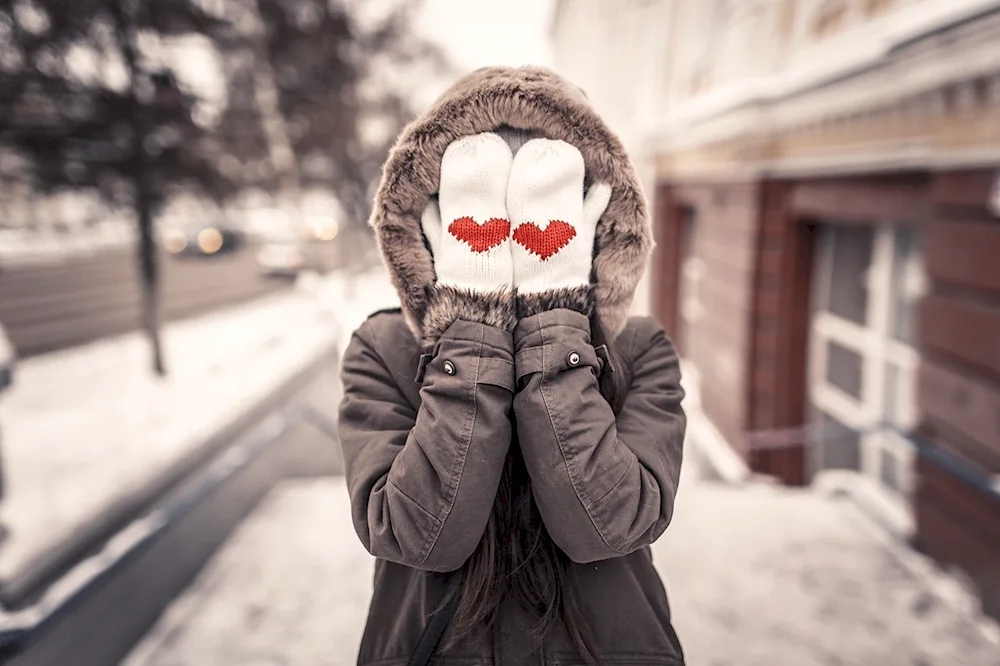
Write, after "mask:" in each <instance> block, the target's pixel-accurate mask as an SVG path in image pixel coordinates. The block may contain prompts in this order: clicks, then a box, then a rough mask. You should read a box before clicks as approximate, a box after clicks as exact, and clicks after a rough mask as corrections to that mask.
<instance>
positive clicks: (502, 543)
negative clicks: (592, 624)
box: [447, 315, 632, 665]
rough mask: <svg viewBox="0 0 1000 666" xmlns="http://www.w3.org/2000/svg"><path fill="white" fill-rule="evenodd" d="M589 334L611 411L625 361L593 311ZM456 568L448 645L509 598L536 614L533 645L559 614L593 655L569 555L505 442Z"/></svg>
mask: <svg viewBox="0 0 1000 666" xmlns="http://www.w3.org/2000/svg"><path fill="white" fill-rule="evenodd" d="M590 320H591V342H592V344H593V345H594V346H595V347H598V346H600V345H607V347H608V356H609V358H610V360H611V365H612V367H613V368H614V372H610V373H609V372H605V373H604V374H603V375H602V376H601V378H600V380H599V383H600V389H601V394H602V395H603V396H604V398H605V400H607V401H608V404H610V405H611V408H612V409H613V410H614V412H615V414H617V413H618V412H619V411H620V410H621V408H622V405H623V403H624V402H625V397H626V394H627V392H628V387H629V384H630V382H631V374H632V372H631V367H629V366H628V363H627V360H626V359H625V358H624V356H622V355H621V354H620V353H619V352H618V350H617V349H616V347H615V345H614V341H613V340H609V339H608V337H607V335H606V334H605V332H604V329H603V327H602V326H601V324H600V321H599V320H598V318H597V317H596V316H593V315H592V316H591V318H590ZM455 575H458V576H461V583H460V585H459V589H460V593H459V594H460V598H459V605H458V610H457V612H456V613H455V621H454V623H453V625H452V627H451V630H450V631H449V639H448V641H447V645H448V646H454V645H455V644H457V643H458V642H459V641H460V640H461V639H462V638H463V637H466V636H469V635H470V634H472V633H474V632H475V631H478V630H480V629H489V628H490V627H492V625H493V622H494V621H495V620H496V616H497V612H498V610H499V608H500V604H501V603H503V601H504V600H505V599H507V598H513V599H515V600H516V601H518V602H520V604H521V605H522V606H523V607H524V608H525V609H526V610H529V611H532V612H534V614H535V615H536V617H537V621H536V622H535V624H534V626H533V627H532V631H531V634H530V637H529V638H530V640H531V642H532V644H533V646H535V647H537V646H538V645H540V644H541V642H542V641H543V640H544V639H545V636H546V635H547V634H548V633H549V631H551V629H552V628H553V626H554V625H555V624H556V623H557V622H559V621H562V622H563V624H564V626H565V627H566V630H567V633H568V634H569V638H570V640H571V642H572V644H573V646H574V647H575V648H576V650H577V652H579V654H580V656H581V657H582V658H583V659H584V661H585V662H586V663H587V664H590V665H596V664H597V659H596V654H595V651H594V643H593V639H592V636H591V632H590V628H589V627H588V626H587V621H586V618H585V617H584V615H583V610H582V605H581V603H580V599H579V598H578V594H577V587H576V578H575V575H574V570H573V569H572V567H571V562H570V560H569V558H568V557H567V556H566V554H565V553H563V552H562V550H561V549H560V548H559V547H558V546H557V545H556V544H555V543H554V542H553V541H552V539H551V538H550V537H549V533H548V532H547V531H546V529H545V525H544V524H543V523H542V518H541V515H540V514H539V512H538V507H537V506H536V505H535V501H534V497H533V496H532V493H531V483H530V481H529V478H528V472H527V469H526V468H525V465H524V458H523V457H522V455H521V450H520V448H519V447H518V446H514V445H512V446H511V449H510V452H509V453H508V454H507V462H506V465H505V467H504V470H503V474H502V475H501V478H500V486H499V488H498V489H497V496H496V501H495V503H494V505H493V513H492V514H491V515H490V519H489V522H488V523H487V526H486V531H485V532H484V533H483V537H482V539H481V540H480V542H479V545H478V547H477V548H476V551H475V552H474V553H473V554H472V556H471V557H469V559H468V560H467V561H466V562H465V564H464V565H463V566H462V568H461V569H459V571H458V572H456V574H455Z"/></svg>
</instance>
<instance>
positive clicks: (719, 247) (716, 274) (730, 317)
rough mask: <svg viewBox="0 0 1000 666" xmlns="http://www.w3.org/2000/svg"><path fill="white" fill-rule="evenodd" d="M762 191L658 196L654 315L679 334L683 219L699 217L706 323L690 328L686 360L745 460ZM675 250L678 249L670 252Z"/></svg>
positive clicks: (696, 248) (690, 190)
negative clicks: (691, 214)
mask: <svg viewBox="0 0 1000 666" xmlns="http://www.w3.org/2000/svg"><path fill="white" fill-rule="evenodd" d="M758 196H759V186H758V185H757V184H749V183H726V184H712V185H679V186H678V185H663V186H661V187H660V188H659V190H658V196H657V205H656V217H657V221H656V227H657V237H658V243H659V245H658V248H657V252H658V254H657V256H656V265H657V269H656V270H657V278H656V285H655V286H654V298H655V299H656V303H657V308H656V312H657V314H658V316H659V317H660V319H661V321H663V323H664V325H665V326H666V327H667V328H668V330H670V329H672V328H677V327H678V326H679V323H678V317H679V314H678V302H677V291H678V288H679V283H678V278H679V272H678V270H679V266H678V262H679V261H680V259H681V258H680V255H679V253H678V252H677V251H676V245H677V244H678V243H679V242H680V234H679V233H678V232H677V230H678V229H679V227H680V225H681V224H682V215H681V211H682V210H683V209H684V208H685V207H690V208H692V209H694V210H695V211H696V215H697V222H696V226H697V231H696V233H695V237H694V242H693V247H692V253H693V255H694V256H695V257H698V258H700V259H701V260H702V261H703V262H704V264H705V273H704V276H703V278H702V280H701V283H700V287H699V296H700V301H701V304H702V306H703V312H704V315H703V317H702V318H701V319H700V320H698V321H696V322H693V323H691V324H689V325H688V326H687V327H685V329H684V330H685V332H686V336H685V338H684V339H683V340H682V343H683V344H682V345H681V346H682V352H683V353H684V355H685V356H686V357H688V358H690V359H691V360H692V361H693V362H694V363H695V365H696V366H697V368H698V371H699V373H700V374H701V399H702V409H703V411H704V412H705V415H706V416H707V417H708V418H709V419H710V420H711V421H712V423H713V424H714V425H715V426H716V428H718V430H719V432H720V433H721V434H722V436H723V437H725V438H726V440H727V441H728V442H729V443H730V444H731V445H732V446H733V447H734V448H735V449H737V451H739V452H740V453H742V454H744V455H745V454H746V450H745V437H744V434H745V432H746V428H747V424H748V411H747V395H748V391H749V390H750V383H749V378H748V374H747V371H748V367H749V355H750V351H751V347H752V343H751V320H752V314H753V309H754V303H753V281H754V275H755V270H756V265H755V261H756V259H755V257H756V246H757V205H758ZM665 242H670V243H674V247H669V246H665V245H664V243H665Z"/></svg>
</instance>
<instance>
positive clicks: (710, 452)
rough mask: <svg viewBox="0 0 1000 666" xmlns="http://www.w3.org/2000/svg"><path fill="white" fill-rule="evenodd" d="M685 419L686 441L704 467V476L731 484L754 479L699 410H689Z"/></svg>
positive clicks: (744, 463) (745, 464) (742, 461)
mask: <svg viewBox="0 0 1000 666" xmlns="http://www.w3.org/2000/svg"><path fill="white" fill-rule="evenodd" d="M687 416H688V432H687V442H688V444H690V445H691V447H692V448H693V449H694V451H695V454H696V455H697V456H698V460H699V462H700V463H702V465H703V466H704V471H705V472H706V476H708V477H710V478H712V479H714V480H716V481H722V482H723V483H729V484H734V485H738V484H742V483H746V482H747V481H750V480H751V479H753V478H755V476H754V474H753V472H751V471H750V467H749V466H748V465H747V463H746V461H745V460H743V458H741V457H740V456H739V454H737V453H736V451H735V450H734V449H733V448H732V447H731V446H730V445H729V444H728V443H727V442H726V440H725V438H724V437H723V436H722V434H721V433H720V432H719V431H718V429H716V427H715V425H713V424H712V422H711V421H709V420H708V418H707V417H706V416H705V415H704V414H703V413H702V412H701V411H700V410H698V409H689V410H688V412H687Z"/></svg>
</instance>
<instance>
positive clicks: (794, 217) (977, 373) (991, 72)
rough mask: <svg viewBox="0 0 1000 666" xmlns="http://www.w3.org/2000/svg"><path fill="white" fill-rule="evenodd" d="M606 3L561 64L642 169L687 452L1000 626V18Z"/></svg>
mask: <svg viewBox="0 0 1000 666" xmlns="http://www.w3.org/2000/svg"><path fill="white" fill-rule="evenodd" d="M609 4H611V3H604V2H601V1H600V0H562V1H561V2H558V3H557V8H556V12H555V19H554V24H553V32H552V34H553V39H554V42H555V53H556V66H557V68H558V69H560V70H562V71H563V72H564V73H565V74H566V75H568V76H570V77H572V78H575V79H577V80H578V81H580V82H581V84H582V85H583V87H584V88H585V89H588V92H589V93H590V94H591V96H592V97H593V99H594V102H595V104H596V105H597V106H598V108H599V109H600V110H602V111H604V112H605V113H608V114H609V117H610V118H611V122H612V123H614V124H615V125H616V127H617V128H618V129H619V130H620V131H621V132H622V134H623V136H625V137H626V141H627V143H628V144H629V146H630V148H631V149H632V151H633V153H635V154H636V155H638V156H639V160H640V162H641V168H642V170H643V173H644V179H645V180H646V182H647V185H648V187H649V191H650V193H651V195H652V198H653V199H654V201H653V205H654V210H655V225H656V234H657V239H658V249H657V254H656V256H655V258H654V262H653V265H652V267H651V270H650V273H649V279H648V289H649V291H648V293H649V299H648V305H649V308H650V309H651V310H652V311H653V312H654V313H656V314H657V315H658V316H659V317H660V319H661V320H662V321H663V322H664V324H665V325H666V326H667V328H668V330H669V331H670V332H671V334H672V335H673V336H674V338H675V340H676V342H677V344H678V346H679V348H680V349H681V351H682V354H683V356H684V357H685V361H686V367H687V372H688V374H689V376H690V377H691V380H692V385H693V386H695V387H696V391H697V394H698V399H699V404H700V406H701V412H702V413H703V417H704V421H705V424H706V426H705V427H704V428H702V429H701V432H699V436H700V437H703V438H710V439H713V440H715V441H716V442H717V443H719V444H721V446H723V447H725V448H726V450H729V451H733V452H735V453H736V454H737V455H738V456H739V457H740V458H741V459H742V460H743V461H745V462H746V464H748V465H749V466H750V467H751V468H753V469H754V470H756V471H758V472H762V473H766V474H772V475H774V476H777V477H779V478H781V479H782V480H784V481H785V482H787V483H791V484H804V483H809V482H811V481H812V480H814V479H815V478H817V477H818V476H822V477H823V478H824V481H825V482H831V483H837V484H842V485H843V487H844V489H845V490H847V491H848V492H851V493H852V494H854V495H855V496H856V497H858V498H859V499H861V500H862V501H863V503H864V505H865V506H867V507H868V508H869V509H870V510H871V511H873V512H874V513H875V514H876V515H877V517H879V518H880V519H881V520H882V521H883V522H884V524H886V525H887V526H888V527H889V528H890V529H892V530H894V531H897V532H898V533H899V534H900V536H902V537H904V538H908V539H911V540H912V542H913V543H914V545H916V546H918V547H920V548H921V549H923V550H925V551H926V552H927V553H929V554H930V555H932V556H933V557H935V558H937V559H939V560H941V561H942V562H947V563H951V564H957V565H958V566H960V567H961V568H963V569H964V570H965V571H966V572H968V573H969V574H970V575H971V577H972V578H973V579H974V580H976V581H977V583H978V584H979V589H980V592H981V594H982V597H983V600H984V605H985V606H986V608H987V610H988V611H990V612H992V613H993V614H1000V186H998V183H1000V47H998V44H1000V2H998V1H996V0H990V1H985V0H738V1H729V2H727V1H726V0H712V1H709V0H674V1H673V2H670V1H666V0H661V1H657V0H645V1H640V0H625V1H624V2H622V3H614V5H615V12H614V13H613V16H608V17H606V18H605V19H603V21H596V19H594V18H593V17H595V16H597V15H598V14H599V13H600V12H601V11H602V7H603V8H604V9H606V8H607V5H609ZM588 17H589V18H588ZM595 21H596V23H595ZM581 26H589V28H588V29H589V30H590V32H589V33H586V34H585V33H584V32H582V30H583V28H582V27H581ZM602 30H603V32H601V31H602ZM594 31H597V33H600V34H597V33H595V32H594ZM609 62H610V63H614V65H613V66H612V68H611V69H613V70H615V71H608V64H607V63H609ZM601 63H604V64H603V65H602V64H601ZM619 69H621V70H623V71H626V70H627V71H628V72H629V74H628V76H624V75H622V76H618V75H617V74H616V71H617V70H619ZM594 79H598V80H597V81H595V82H594V85H593V86H591V87H588V83H589V82H590V81H591V80H594ZM602 81H603V83H602Z"/></svg>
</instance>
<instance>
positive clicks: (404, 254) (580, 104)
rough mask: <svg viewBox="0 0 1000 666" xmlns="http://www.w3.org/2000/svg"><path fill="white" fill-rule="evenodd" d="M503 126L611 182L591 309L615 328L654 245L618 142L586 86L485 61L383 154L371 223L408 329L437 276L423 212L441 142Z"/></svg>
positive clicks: (613, 331)
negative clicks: (548, 144) (554, 147)
mask: <svg viewBox="0 0 1000 666" xmlns="http://www.w3.org/2000/svg"><path fill="white" fill-rule="evenodd" d="M505 126H506V127H512V128H514V129H516V130H524V131H528V132H532V133H535V134H537V135H539V136H544V137H545V138H549V139H561V140H563V141H566V142H567V143H570V144H573V145H574V146H576V147H577V148H578V149H579V150H580V153H581V154H582V155H583V159H584V163H585V165H586V169H587V174H586V185H588V186H589V185H590V184H591V183H593V182H598V181H603V182H607V183H609V184H610V185H611V187H612V194H611V201H610V203H609V204H608V207H607V209H606V210H605V212H604V215H603V216H602V217H601V221H600V223H599V224H598V226H597V238H596V241H595V250H594V252H595V255H594V271H593V278H592V279H593V280H594V299H595V307H596V312H597V315H598V316H599V317H600V320H601V323H602V324H603V326H604V328H605V330H606V331H607V333H608V334H609V335H610V336H611V337H612V338H613V337H615V336H617V335H618V334H619V333H620V332H621V331H622V329H623V328H624V327H625V322H626V320H627V318H628V311H629V308H630V306H631V303H632V299H633V297H634V295H635V288H636V285H637V284H638V282H639V279H640V277H641V275H642V272H643V270H644V269H645V266H646V261H647V259H648V257H649V254H650V252H651V251H652V248H653V237H652V230H651V227H650V221H649V217H648V213H647V204H646V199H645V197H644V195H643V193H642V188H641V186H640V184H639V179H638V176H637V175H636V172H635V168H634V167H633V165H632V163H631V161H630V160H629V158H628V156H627V155H626V154H625V149H624V147H623V146H622V143H621V141H620V140H619V139H618V137H617V136H616V135H615V134H614V133H613V132H612V131H611V130H610V129H608V127H607V125H605V123H604V121H603V120H601V118H600V117H598V116H597V114H596V113H595V112H594V111H593V109H592V108H591V106H590V104H589V103H588V102H587V99H586V96H585V95H584V94H583V92H582V91H581V90H580V89H579V88H577V87H575V86H573V85H572V84H571V83H569V82H567V81H565V80H564V79H562V78H560V77H559V76H558V75H556V74H555V73H553V72H551V71H549V70H546V69H541V68H536V67H523V68H517V69H513V68H506V67H489V68H484V69H479V70H476V71H475V72H472V73H471V74H468V75H466V76H465V77H463V78H461V79H459V80H458V81H457V82H456V83H455V84H454V85H453V86H452V87H451V88H450V89H449V90H448V91H447V92H445V93H444V95H442V96H441V98H440V99H439V100H438V101H437V102H436V103H435V104H434V105H433V106H432V107H431V108H430V109H428V110H427V111H426V112H425V113H424V114H423V115H422V116H420V117H419V118H417V119H416V120H415V121H413V122H412V123H410V124H409V125H408V126H407V127H406V128H405V129H404V130H403V132H402V133H401V134H400V136H399V138H398V139H397V141H396V145H395V146H394V147H393V149H392V150H391V152H390V153H389V158H388V160H387V161H386V163H385V166H384V168H383V172H382V182H381V184H380V185H379V188H378V193H377V194H376V197H375V206H374V210H373V212H372V217H371V220H370V224H371V225H372V227H374V229H375V233H376V237H377V239H378V244H379V249H380V250H381V252H382V257H383V260H384V261H385V263H386V266H387V268H388V270H389V275H390V277H391V279H392V282H393V285H394V286H395V287H396V290H397V291H398V292H399V297H400V303H401V304H402V308H403V313H404V315H405V316H406V320H407V322H408V324H409V326H410V328H411V330H413V332H414V334H415V335H417V337H418V338H419V336H420V333H419V326H420V322H421V321H423V317H424V314H425V311H426V308H427V298H428V296H427V295H428V287H429V286H430V285H432V284H434V282H435V274H434V262H433V259H432V256H431V253H430V250H429V249H428V248H427V245H426V243H425V241H424V237H423V232H422V230H421V225H420V217H421V214H422V213H423V210H424V208H425V207H426V206H427V203H428V201H429V200H430V198H431V197H432V196H433V195H434V194H435V193H436V192H437V191H438V181H439V178H440V174H441V158H442V156H443V155H444V151H445V148H447V146H448V144H450V143H451V142H452V141H454V140H456V139H459V138H461V137H463V136H468V135H472V134H478V133H481V132H489V131H496V130H498V129H501V128H503V127H505Z"/></svg>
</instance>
